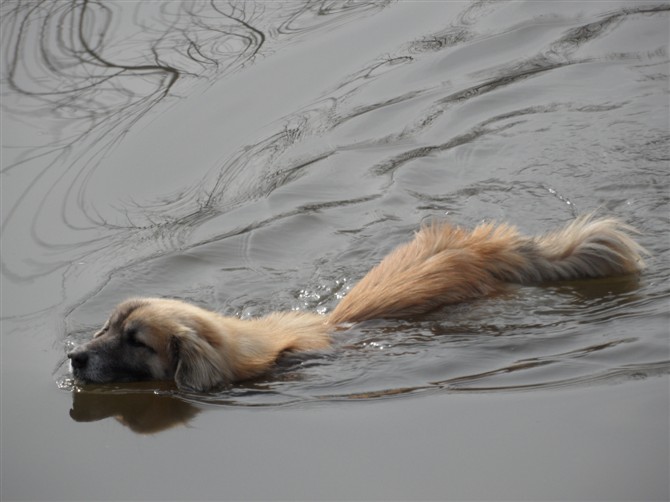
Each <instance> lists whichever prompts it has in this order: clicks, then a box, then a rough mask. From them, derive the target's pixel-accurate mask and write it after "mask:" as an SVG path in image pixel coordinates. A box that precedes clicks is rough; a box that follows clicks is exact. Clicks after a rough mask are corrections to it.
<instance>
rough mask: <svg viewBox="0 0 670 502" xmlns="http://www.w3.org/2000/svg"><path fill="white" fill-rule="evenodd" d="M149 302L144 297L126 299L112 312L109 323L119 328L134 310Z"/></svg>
mask: <svg viewBox="0 0 670 502" xmlns="http://www.w3.org/2000/svg"><path fill="white" fill-rule="evenodd" d="M149 304H150V302H149V301H147V300H143V299H133V300H126V301H125V302H123V303H121V304H120V305H118V306H117V307H116V309H114V312H112V315H111V316H110V318H109V324H110V325H111V326H113V327H115V328H118V327H120V326H121V325H122V324H123V323H124V321H125V320H126V319H128V317H129V316H130V315H131V314H132V313H133V312H135V311H136V310H137V309H139V308H141V307H145V306H147V305H149Z"/></svg>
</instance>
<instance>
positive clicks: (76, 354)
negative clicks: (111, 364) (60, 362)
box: [67, 350, 88, 369]
mask: <svg viewBox="0 0 670 502" xmlns="http://www.w3.org/2000/svg"><path fill="white" fill-rule="evenodd" d="M67 357H69V358H70V362H71V364H72V367H73V368H76V369H81V368H83V367H85V366H86V363H87V362H88V352H86V351H83V350H73V351H72V352H70V353H68V355H67Z"/></svg>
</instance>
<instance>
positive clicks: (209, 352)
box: [67, 298, 232, 392]
mask: <svg viewBox="0 0 670 502" xmlns="http://www.w3.org/2000/svg"><path fill="white" fill-rule="evenodd" d="M219 331H220V329H219V328H218V327H217V322H216V314H213V313H211V312H208V311H206V310H204V309H201V308H199V307H196V306H194V305H190V304H187V303H184V302H181V301H178V300H167V299H159V298H137V299H131V300H126V301H125V302H123V303H121V304H120V305H119V306H118V307H117V308H116V309H115V310H114V312H113V313H112V315H111V316H110V317H109V319H108V320H107V322H105V324H104V325H103V327H102V329H100V330H99V331H98V332H97V333H95V335H94V336H93V339H92V340H90V341H89V342H87V343H85V344H83V345H80V346H79V347H77V348H76V349H74V350H73V351H71V352H70V353H68V355H67V356H68V357H69V358H70V366H71V368H72V374H73V376H74V378H75V380H76V381H78V382H83V383H87V382H88V383H109V382H131V381H141V380H174V381H175V383H176V384H177V386H178V387H179V388H182V389H189V390H196V391H203V392H204V391H209V390H212V389H215V388H217V387H221V386H223V385H225V384H226V383H228V382H229V381H230V380H231V377H232V375H231V374H230V369H229V367H228V366H229V365H228V364H227V362H226V360H225V347H223V344H224V343H225V340H224V339H223V337H222V336H221V334H220V333H219Z"/></svg>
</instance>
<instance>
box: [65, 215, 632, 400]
mask: <svg viewBox="0 0 670 502" xmlns="http://www.w3.org/2000/svg"><path fill="white" fill-rule="evenodd" d="M631 232H633V229H632V228H631V227H628V226H626V225H623V224H622V223H620V222H619V221H618V220H615V219H612V218H605V219H594V218H593V217H592V216H584V217H581V218H578V219H577V220H575V221H573V222H572V223H570V224H569V225H567V226H566V227H565V228H563V229H561V230H558V231H556V232H553V233H550V234H547V235H544V236H540V237H526V236H523V235H521V234H520V233H519V232H518V230H517V229H516V228H515V227H513V226H510V225H505V224H502V225H494V224H492V223H486V224H482V225H479V226H478V227H476V228H475V229H474V230H472V231H468V230H465V229H463V228H460V227H455V226H451V225H448V224H441V225H438V224H433V225H430V226H427V227H424V228H422V229H421V230H420V231H419V232H417V234H416V235H415V237H414V239H413V240H412V241H410V242H409V243H407V244H404V245H401V246H399V247H398V248H397V249H396V250H395V251H393V252H392V253H390V254H389V255H388V256H387V257H386V258H384V259H383V260H382V262H381V263H380V264H379V265H377V266H376V267H374V268H373V269H372V270H371V271H370V272H368V274H367V275H366V276H365V277H363V279H362V280H361V281H360V282H359V283H358V284H356V285H355V286H354V287H353V289H352V290H351V291H350V292H349V293H348V294H347V296H346V297H345V298H344V299H343V300H342V301H341V302H340V303H339V305H337V307H336V308H335V310H334V311H333V312H332V313H331V314H330V316H328V317H323V316H320V315H317V314H310V313H300V312H282V313H273V314H270V315H268V316H265V317H261V318H258V319H251V320H241V319H237V318H233V317H224V316H221V315H219V314H217V313H214V312H211V311H208V310H205V309H202V308H200V307H196V306H194V305H190V304H188V303H185V302H182V301H178V300H168V299H160V298H137V299H131V300H127V301H125V302H123V303H122V304H120V305H119V306H118V307H117V308H116V310H115V311H114V313H113V314H112V316H111V317H110V319H109V320H108V321H107V323H106V324H105V326H104V327H103V329H102V330H100V331H99V332H98V333H97V334H96V335H95V337H94V338H93V340H91V341H90V342H88V343H87V344H84V345H83V346H81V347H79V348H77V349H75V350H74V351H72V352H71V353H70V354H68V357H70V359H71V365H72V369H73V374H74V376H75V378H76V379H78V380H81V381H91V382H108V381H117V380H139V379H156V380H174V381H175V382H176V384H177V386H178V387H180V388H185V389H193V390H198V391H209V390H212V389H216V388H218V387H221V386H223V385H226V384H229V383H230V382H234V381H238V380H244V379H249V378H254V377H257V376H260V375H262V374H263V373H265V372H267V371H268V369H269V368H270V367H271V366H272V365H273V364H274V362H275V361H276V360H277V358H278V357H279V355H280V354H281V353H282V352H284V351H306V350H318V349H323V348H326V347H328V346H329V344H330V334H331V333H332V332H333V331H334V330H335V329H336V328H337V326H338V325H341V324H344V323H351V322H360V321H364V320H367V319H374V318H383V317H401V316H408V315H415V314H421V313H424V312H427V311H430V310H432V309H435V308H437V307H440V306H442V305H446V304H450V303H457V302H462V301H466V300H470V299H473V298H477V297H481V296H484V295H488V294H491V293H494V292H496V291H500V290H502V289H503V288H504V287H505V284H506V283H510V282H513V283H521V284H528V283H536V282H540V281H546V280H566V279H578V278H588V277H604V276H609V275H620V274H629V273H635V272H639V271H640V270H641V269H642V268H643V266H644V262H643V260H642V254H643V253H644V250H643V249H642V247H641V246H640V245H639V244H637V243H636V242H635V241H634V240H633V239H632V238H631V237H630V236H629V233H631Z"/></svg>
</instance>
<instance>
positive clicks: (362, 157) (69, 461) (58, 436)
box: [1, 1, 670, 500]
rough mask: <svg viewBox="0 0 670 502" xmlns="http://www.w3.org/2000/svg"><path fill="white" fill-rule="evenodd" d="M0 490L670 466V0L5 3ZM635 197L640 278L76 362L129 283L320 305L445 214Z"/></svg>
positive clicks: (422, 481) (260, 310) (510, 489)
mask: <svg viewBox="0 0 670 502" xmlns="http://www.w3.org/2000/svg"><path fill="white" fill-rule="evenodd" d="M1 9H2V14H3V16H2V17H3V20H2V47H3V49H2V51H3V58H2V64H3V67H2V72H3V73H2V78H3V80H2V84H3V87H2V107H3V108H2V143H3V150H2V338H1V341H2V480H3V481H2V498H3V499H6V500H15V499H16V500H19V499H21V500H75V499H77V500H103V499H114V500H124V499H135V500H165V499H188V500H200V499H203V500H204V499H210V500H212V499H213V500H222V499H454V500H466V499H489V500H490V499H495V500H504V499H514V500H520V499H526V500H556V499H561V500H569V499H573V500H585V499H593V500H605V499H607V500H613V499H621V500H664V499H665V500H667V498H668V496H669V485H668V474H667V473H668V469H669V467H670V461H669V458H668V455H669V443H670V434H669V433H668V430H670V423H669V416H670V412H669V398H668V391H669V380H668V374H669V373H670V350H669V341H668V340H669V336H668V335H669V333H668V325H669V322H668V321H669V319H668V317H669V316H668V306H669V305H668V299H669V297H670V290H669V288H668V281H667V278H668V272H669V270H670V260H669V258H670V242H669V241H668V223H669V221H668V220H669V218H668V215H669V214H670V213H669V206H670V204H669V202H670V192H669V187H668V181H669V175H668V173H669V172H670V171H669V169H670V165H669V163H670V141H669V140H670V124H669V119H668V117H669V108H670V107H669V101H668V75H669V73H670V71H669V70H670V68H669V66H668V65H669V59H668V39H669V36H670V28H669V24H668V19H669V15H670V8H668V6H667V5H666V4H665V3H663V2H648V3H647V2H633V1H630V2H582V3H579V4H575V3H572V2H553V1H550V2H485V1H479V2H381V1H377V2H373V1H371V2H355V3H348V2H325V1H324V2H290V3H281V4H280V3H267V2H243V3H224V2H214V1H212V2H150V3H141V4H139V3H138V4H135V3H125V2H116V3H101V2H94V1H84V2H47V3H23V2H4V3H3V4H2V7H1ZM590 211H597V212H598V214H603V215H614V216H616V217H618V218H620V219H622V220H623V221H625V222H627V223H629V224H631V225H634V226H635V227H637V228H638V229H639V230H640V235H639V240H640V242H641V243H642V244H643V245H644V246H645V247H646V248H647V249H648V250H649V252H650V255H649V257H648V267H647V269H646V271H645V272H644V273H643V274H642V275H641V276H640V277H622V278H610V279H602V280H595V281H574V282H567V283H557V284H547V285H542V286H533V287H515V288H510V290H509V291H508V292H507V294H504V295H500V296H497V297H494V298H486V299H482V300H479V301H476V302H472V303H468V304H465V305H457V306H450V307H448V308H445V309H443V310H441V311H440V312H437V313H435V314H433V315H431V316H427V317H422V318H418V319H411V320H402V321H394V320H385V321H374V322H368V323H363V324H360V325H356V326H353V327H351V328H349V329H346V330H342V331H340V332H338V333H337V339H336V341H335V348H334V349H333V350H330V351H325V352H322V353H318V354H312V355H310V356H308V357H300V356H294V357H287V358H284V359H283V360H282V361H280V364H279V365H278V366H277V368H276V370H275V371H273V372H272V373H271V374H270V375H268V376H267V377H264V378H262V379H259V380H256V381H252V382H245V383H243V384H239V385H235V386H233V387H231V388H229V389H226V390H224V391H222V392H220V393H216V394H209V395H199V394H185V393H180V392H177V391H176V389H174V388H172V387H171V386H170V385H158V384H153V383H152V384H141V385H139V384H138V385H111V386H88V387H77V386H75V385H73V383H72V381H71V380H70V378H69V374H68V371H67V364H66V361H65V360H66V358H65V352H66V351H67V350H68V349H69V348H70V347H72V346H73V345H74V344H77V343H80V342H82V341H83V340H86V339H88V338H89V337H90V335H91V333H92V332H93V331H94V330H95V329H96V328H97V327H99V325H100V324H101V323H102V322H103V321H104V319H105V317H106V316H107V315H108V313H109V311H110V310H111V309H112V308H113V306H114V305H115V304H116V303H118V302H119V301H121V300H123V299H124V298H126V297H128V296H131V295H156V296H167V297H173V298H180V299H184V300H187V301H191V302H194V303H196V304H198V305H202V306H204V307H207V308H211V309H213V310H217V311H221V312H223V313H225V314H227V315H235V316H240V317H251V316H258V315H263V314H266V313H268V312H272V311H275V310H287V309H288V310H290V309H294V310H308V311H316V312H322V313H326V312H329V311H330V310H332V309H333V308H334V306H335V305H336V303H337V301H338V299H339V298H341V297H342V296H343V295H345V294H346V292H347V290H348V289H349V288H350V287H351V286H352V285H353V284H354V283H355V282H356V281H357V280H358V279H359V278H360V277H362V275H363V274H364V273H365V272H366V271H367V270H368V269H369V268H370V267H372V266H373V265H374V264H375V263H377V262H378V261H379V260H380V259H381V258H382V257H383V256H384V255H385V254H386V253H387V252H388V251H389V250H391V249H392V248H393V247H394V246H396V245H398V244H399V243H402V242H405V241H406V240H408V239H410V238H411V235H412V232H413V231H414V230H416V229H417V228H418V226H419V225H420V224H421V223H422V222H426V221H431V220H434V219H447V220H449V221H452V222H454V223H457V224H462V225H465V226H472V225H475V224H477V223H479V222H481V221H490V220H497V221H503V220H505V221H511V222H513V223H515V224H517V225H518V226H519V227H520V229H521V230H522V231H524V232H528V233H541V232H544V231H547V230H549V229H550V228H553V227H556V226H560V225H562V224H564V223H566V222H567V221H570V220H571V219H572V218H574V217H575V216H576V215H578V214H582V213H585V212H590Z"/></svg>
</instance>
